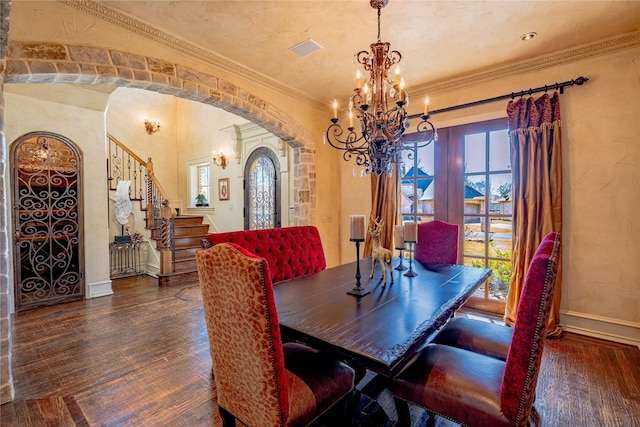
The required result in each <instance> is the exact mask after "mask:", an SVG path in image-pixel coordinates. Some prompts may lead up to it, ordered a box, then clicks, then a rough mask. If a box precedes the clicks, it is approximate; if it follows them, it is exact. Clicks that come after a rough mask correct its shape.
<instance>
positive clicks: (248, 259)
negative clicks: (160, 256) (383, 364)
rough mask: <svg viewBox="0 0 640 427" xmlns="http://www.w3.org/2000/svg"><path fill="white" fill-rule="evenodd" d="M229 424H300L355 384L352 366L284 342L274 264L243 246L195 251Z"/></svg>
mask: <svg viewBox="0 0 640 427" xmlns="http://www.w3.org/2000/svg"><path fill="white" fill-rule="evenodd" d="M196 259H197V263H198V275H199V278H200V287H201V289H202V301H203V305H204V314H205V319H206V323H207V332H208V335H209V346H210V351H211V359H212V362H213V377H214V380H215V385H216V392H217V398H218V407H219V411H220V414H221V416H222V419H223V424H224V425H225V426H227V425H235V420H236V419H237V420H239V421H241V422H242V423H244V424H245V425H247V426H252V427H253V426H302V425H307V424H309V423H310V422H311V421H313V420H314V419H315V418H316V417H317V416H318V415H320V414H322V413H323V412H324V411H325V410H327V409H328V408H329V407H331V406H333V404H335V403H337V402H338V401H340V400H341V399H342V398H343V397H345V396H346V395H347V394H349V392H350V391H351V390H352V389H353V384H354V371H353V369H351V368H350V367H348V366H347V365H345V364H343V363H341V362H338V361H336V360H334V359H333V358H331V357H330V356H328V355H327V354H324V353H322V352H319V351H317V350H315V349H312V348H310V347H307V346H305V345H302V344H295V343H287V344H284V345H283V344H282V341H281V338H280V329H279V324H278V314H277V312H276V306H275V301H274V298H273V288H272V283H271V279H270V275H269V271H268V270H269V267H268V265H267V262H266V261H265V260H264V258H260V257H258V256H256V255H254V254H252V253H250V252H248V251H246V250H245V249H243V248H241V247H240V246H237V245H234V244H232V243H221V244H218V245H216V246H213V247H211V248H210V249H206V250H200V251H198V252H197V253H196Z"/></svg>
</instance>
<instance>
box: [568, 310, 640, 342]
mask: <svg viewBox="0 0 640 427" xmlns="http://www.w3.org/2000/svg"><path fill="white" fill-rule="evenodd" d="M560 314H561V317H560V319H561V322H560V324H561V325H562V327H563V329H564V330H565V331H567V332H573V333H576V334H580V335H586V336H589V337H593V338H600V339H603V340H608V341H615V342H619V343H623V344H629V345H633V346H636V347H638V348H640V323H636V322H628V321H624V320H619V319H611V318H609V317H602V316H595V315H592V314H585V313H580V312H577V311H570V310H569V311H561V313H560Z"/></svg>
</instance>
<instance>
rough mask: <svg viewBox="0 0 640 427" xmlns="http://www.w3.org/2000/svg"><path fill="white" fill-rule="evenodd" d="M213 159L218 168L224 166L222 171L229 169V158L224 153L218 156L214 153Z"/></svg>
mask: <svg viewBox="0 0 640 427" xmlns="http://www.w3.org/2000/svg"><path fill="white" fill-rule="evenodd" d="M212 159H213V163H214V164H216V165H218V166H222V169H224V168H226V167H227V156H225V155H224V153H223V152H222V151H220V153H218V154H215V153H214V154H213V158H212Z"/></svg>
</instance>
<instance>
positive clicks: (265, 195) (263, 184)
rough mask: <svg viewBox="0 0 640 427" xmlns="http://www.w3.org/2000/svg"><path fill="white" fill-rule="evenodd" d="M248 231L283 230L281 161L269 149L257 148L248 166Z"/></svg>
mask: <svg viewBox="0 0 640 427" xmlns="http://www.w3.org/2000/svg"><path fill="white" fill-rule="evenodd" d="M244 176H245V177H246V179H245V207H246V210H245V219H244V228H245V229H246V230H259V229H265V228H276V227H280V209H279V207H280V162H278V158H277V157H276V155H275V153H274V152H273V151H271V150H270V149H268V148H264V147H261V148H258V149H257V150H255V151H254V152H253V153H251V155H250V156H249V159H248V160H247V163H246V165H245V174H244Z"/></svg>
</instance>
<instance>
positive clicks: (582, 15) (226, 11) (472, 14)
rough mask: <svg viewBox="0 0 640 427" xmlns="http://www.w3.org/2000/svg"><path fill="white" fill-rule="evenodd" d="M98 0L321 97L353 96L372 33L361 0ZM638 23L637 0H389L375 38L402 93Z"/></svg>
mask: <svg viewBox="0 0 640 427" xmlns="http://www.w3.org/2000/svg"><path fill="white" fill-rule="evenodd" d="M99 3H101V4H102V5H104V6H106V7H108V8H111V9H115V10H116V11H118V12H121V13H122V14H124V15H129V16H131V17H134V18H135V19H136V20H139V21H142V22H144V23H146V24H148V25H149V26H151V27H154V28H156V29H158V30H161V31H162V32H165V33H168V34H170V35H171V36H173V37H176V38H178V39H182V40H185V41H188V42H189V43H191V44H193V45H196V46H198V47H201V48H203V49H206V50H208V51H211V52H213V53H215V54H216V55H218V56H220V57H223V58H226V59H228V60H230V61H232V62H233V63H236V64H239V65H240V66H242V67H246V68H247V69H249V70H250V72H251V73H254V74H255V73H258V74H259V75H262V76H261V78H264V79H266V80H268V81H272V82H275V83H276V84H277V85H279V86H281V87H286V88H288V89H291V90H294V91H295V92H297V93H301V94H304V95H305V96H307V97H309V98H310V99H312V100H315V101H318V102H322V103H326V104H329V103H330V102H331V101H332V100H333V98H335V97H338V98H340V97H345V98H346V97H347V96H349V95H350V94H351V93H352V90H353V88H354V87H355V72H356V67H355V65H354V64H353V58H354V54H355V53H356V52H358V51H360V50H368V49H369V45H370V44H371V43H373V42H375V41H376V37H377V12H376V10H375V9H373V8H371V6H370V5H369V1H368V0H344V1H320V0H298V1H244V0H234V1H218V0H209V1H163V0H156V1H128V0H117V1H101V2H99ZM638 29H640V2H638V1H557V0H549V1H539V0H536V1H486V0H473V1H452V0H439V1H424V0H421V1H409V0H390V1H389V4H388V5H387V6H386V7H385V8H383V9H382V25H381V39H382V41H388V42H390V43H391V48H392V49H396V50H399V51H400V52H401V53H402V55H403V60H404V68H403V70H402V75H403V77H404V78H405V81H406V85H407V89H408V92H409V93H411V89H412V88H420V87H423V88H424V87H427V86H429V85H434V84H437V83H439V82H443V81H446V80H447V79H451V78H457V77H462V76H468V75H471V74H474V73H480V72H483V71H486V70H489V69H492V68H495V67H499V66H506V65H509V64H513V63H514V62H518V61H523V60H526V59H528V58H533V57H537V56H541V55H548V54H550V53H552V52H556V51H560V50H564V49H569V48H573V47H576V46H581V45H585V44H588V43H591V42H594V41H597V40H601V39H605V38H609V37H612V36H615V35H619V34H624V33H629V32H635V31H638ZM531 31H534V32H536V33H537V36H536V37H535V38H533V39H532V40H529V41H522V40H521V39H520V37H521V36H522V35H523V34H524V33H527V32H531ZM307 39H313V40H314V41H315V42H317V43H318V44H319V45H321V46H322V47H323V49H322V50H320V51H318V52H315V53H312V54H310V55H308V56H306V57H303V58H301V57H299V56H297V55H295V54H294V53H292V52H291V51H290V50H289V48H290V47H292V46H294V45H296V44H298V43H300V42H303V41H305V40H307ZM585 72H587V71H585ZM567 77H568V78H572V77H577V76H567Z"/></svg>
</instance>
